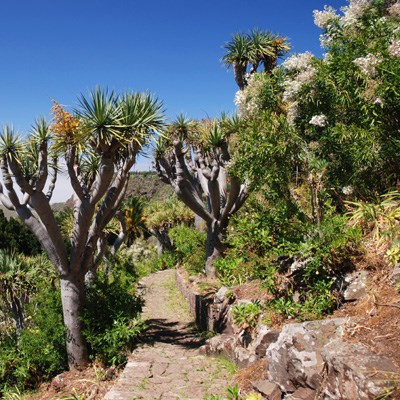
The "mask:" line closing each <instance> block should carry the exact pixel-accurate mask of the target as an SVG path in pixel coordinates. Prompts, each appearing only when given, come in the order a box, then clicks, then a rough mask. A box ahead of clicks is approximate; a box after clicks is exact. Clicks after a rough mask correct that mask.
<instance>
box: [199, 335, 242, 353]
mask: <svg viewBox="0 0 400 400" xmlns="http://www.w3.org/2000/svg"><path fill="white" fill-rule="evenodd" d="M234 346H235V337H234V336H233V335H228V334H222V335H217V336H214V337H212V338H210V339H208V340H207V342H206V344H205V345H204V346H202V347H201V348H200V353H202V354H207V355H208V356H217V355H224V356H226V357H229V358H233V349H234Z"/></svg>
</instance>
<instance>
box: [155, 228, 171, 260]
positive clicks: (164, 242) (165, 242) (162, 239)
mask: <svg viewBox="0 0 400 400" xmlns="http://www.w3.org/2000/svg"><path fill="white" fill-rule="evenodd" d="M168 231H169V229H150V233H151V234H152V235H154V236H155V238H156V239H157V254H158V255H159V256H161V254H163V253H164V251H173V250H174V246H173V244H172V243H171V239H170V237H169V236H168Z"/></svg>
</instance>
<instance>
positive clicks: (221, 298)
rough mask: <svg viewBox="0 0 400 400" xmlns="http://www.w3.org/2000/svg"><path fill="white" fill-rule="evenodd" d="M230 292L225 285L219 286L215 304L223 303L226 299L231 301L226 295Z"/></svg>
mask: <svg viewBox="0 0 400 400" xmlns="http://www.w3.org/2000/svg"><path fill="white" fill-rule="evenodd" d="M228 292H229V289H228V288H227V287H225V286H222V287H221V288H219V290H218V292H217V293H215V295H214V304H219V303H223V302H224V301H229V299H228V298H227V297H226V294H227V293H228Z"/></svg>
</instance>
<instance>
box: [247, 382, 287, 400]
mask: <svg viewBox="0 0 400 400" xmlns="http://www.w3.org/2000/svg"><path fill="white" fill-rule="evenodd" d="M253 388H254V389H256V390H257V391H258V392H260V393H261V394H262V395H263V396H266V397H267V399H268V400H281V398H282V392H281V390H280V389H279V386H278V385H277V384H276V383H273V382H269V381H258V382H254V383H253Z"/></svg>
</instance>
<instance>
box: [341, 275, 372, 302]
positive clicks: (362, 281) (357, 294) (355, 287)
mask: <svg viewBox="0 0 400 400" xmlns="http://www.w3.org/2000/svg"><path fill="white" fill-rule="evenodd" d="M367 279H368V271H357V272H352V273H350V274H347V275H346V276H345V278H344V281H345V282H346V283H347V287H346V290H345V291H344V292H343V297H344V299H345V300H346V301H354V300H359V299H361V298H362V297H364V296H365V295H366V293H367V292H366V284H367Z"/></svg>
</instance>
